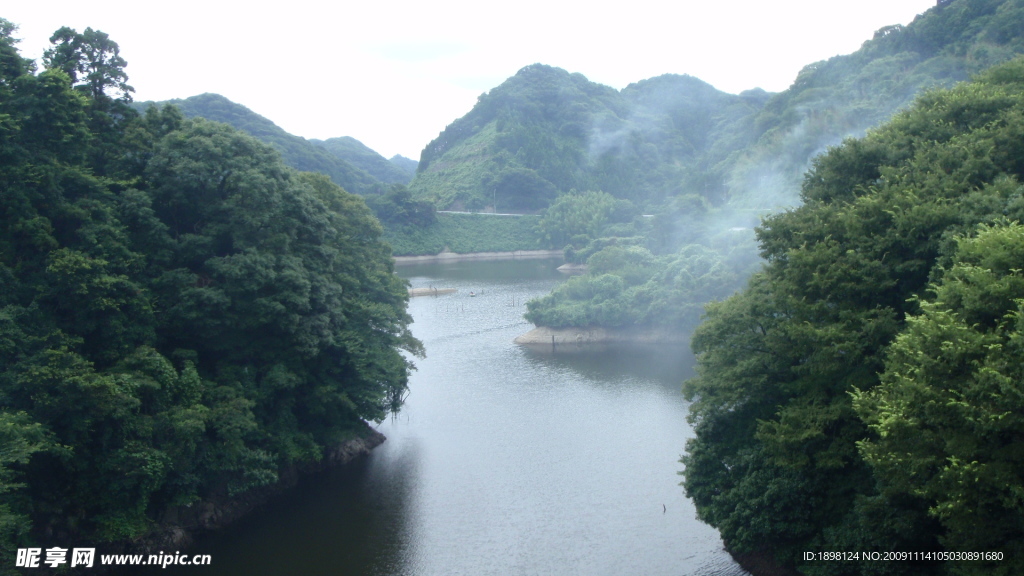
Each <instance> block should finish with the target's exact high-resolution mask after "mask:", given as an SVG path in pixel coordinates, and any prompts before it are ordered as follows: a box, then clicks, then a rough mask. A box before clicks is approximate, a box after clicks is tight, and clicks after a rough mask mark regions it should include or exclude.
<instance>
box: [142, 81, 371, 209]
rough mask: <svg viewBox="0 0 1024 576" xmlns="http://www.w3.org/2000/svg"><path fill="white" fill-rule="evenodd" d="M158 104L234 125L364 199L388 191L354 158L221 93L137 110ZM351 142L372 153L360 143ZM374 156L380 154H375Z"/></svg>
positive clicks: (290, 160) (300, 167) (287, 159)
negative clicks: (267, 117) (306, 137)
mask: <svg viewBox="0 0 1024 576" xmlns="http://www.w3.org/2000/svg"><path fill="white" fill-rule="evenodd" d="M154 104H174V105H176V106H178V107H179V108H180V109H181V111H182V113H183V114H184V115H185V116H186V117H188V118H194V117H197V116H198V117H202V118H206V119H207V120H214V121H216V122H223V123H225V124H230V125H231V126H233V127H234V128H237V129H238V130H241V131H243V132H246V133H248V134H250V135H251V136H254V137H256V138H257V139H258V140H261V141H262V142H264V143H266V144H270V145H271V146H273V147H274V148H275V149H276V150H277V151H278V152H280V153H281V156H282V157H283V158H284V161H285V163H286V164H287V165H289V166H291V167H292V168H295V169H296V170H301V171H305V172H320V173H322V174H326V175H327V176H329V177H330V178H331V180H332V181H333V182H334V183H335V184H338V185H339V186H341V187H342V188H344V189H345V190H347V191H349V192H352V193H354V194H360V195H364V196H365V195H367V194H379V193H381V192H382V191H383V190H384V189H385V188H386V185H385V184H384V182H383V181H381V180H379V179H378V178H376V177H374V176H372V175H371V174H369V173H368V172H367V171H366V170H365V169H363V168H361V167H359V166H357V165H356V164H355V163H353V162H352V161H351V160H350V159H348V158H345V157H342V156H338V155H336V154H334V153H333V152H332V151H331V149H330V148H328V147H325V146H318V145H317V144H314V143H313V142H311V141H309V140H306V139H305V138H301V137H299V136H295V135H293V134H289V133H288V132H285V131H284V130H283V129H281V128H280V127H279V126H278V125H277V124H274V123H273V122H271V121H270V120H268V119H266V118H264V117H263V116H260V115H259V114H257V113H255V112H253V111H252V110H249V109H248V108H246V107H245V106H242V105H241V104H236V103H235V102H232V101H231V100H228V99H227V98H225V97H223V96H221V95H219V94H200V95H198V96H192V97H190V98H185V99H183V100H180V99H176V100H168V101H166V102H140V103H137V104H135V107H136V109H138V110H140V111H145V109H146V108H148V107H150V106H153V105H154ZM332 140H339V139H337V138H335V139H332ZM351 140H352V141H353V142H355V143H356V144H358V145H359V146H361V147H362V148H365V149H366V150H368V151H370V152H372V150H369V148H366V147H365V146H363V145H362V144H361V143H359V141H358V140H355V139H351ZM373 154H376V153H375V152H373ZM376 155H377V156H378V157H380V159H381V161H382V162H384V163H387V160H385V159H384V158H383V157H382V156H380V155H379V154H376Z"/></svg>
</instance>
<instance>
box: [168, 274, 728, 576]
mask: <svg viewBox="0 0 1024 576" xmlns="http://www.w3.org/2000/svg"><path fill="white" fill-rule="evenodd" d="M556 265H557V263H553V262H550V261H548V262H545V261H522V262H475V263H453V264H432V265H426V266H417V267H415V268H403V269H401V270H400V271H401V273H402V274H404V275H406V277H409V278H410V280H411V282H412V283H413V285H414V286H429V285H435V286H437V287H451V288H457V289H458V290H459V292H456V293H453V294H448V295H441V296H436V297H435V296H428V297H419V298H414V299H412V301H411V303H410V312H411V313H412V315H413V317H414V318H415V324H414V325H413V332H414V334H415V335H416V336H417V337H418V338H420V339H421V340H422V341H423V342H424V344H425V346H426V350H427V355H428V356H427V358H426V359H424V360H418V361H417V364H418V371H417V372H415V373H414V374H413V375H412V379H411V382H410V388H411V394H410V396H409V400H408V403H407V405H406V407H405V408H404V409H403V411H402V413H401V414H399V415H398V416H397V417H396V418H394V419H392V420H388V421H385V422H383V423H381V425H380V426H379V429H380V430H381V432H383V433H384V434H385V435H386V436H387V437H388V441H387V442H386V443H385V444H384V445H383V446H381V447H380V448H378V449H377V450H375V451H374V453H373V454H372V455H371V456H370V457H368V458H366V459H364V460H363V461H361V462H360V463H358V464H357V465H355V466H352V467H349V468H346V469H343V470H338V471H335V472H332V473H330V474H324V475H320V476H317V477H315V478H312V479H308V480H306V481H304V482H303V483H302V484H301V485H300V487H299V489H298V490H295V491H294V492H292V493H289V494H288V495H286V496H284V497H282V498H280V499H277V500H275V501H274V502H273V503H271V505H269V506H268V507H267V508H265V509H264V510H263V511H261V512H260V513H259V514H257V515H255V516H254V517H252V518H251V519H248V520H246V521H245V522H243V523H242V525H239V526H237V527H233V528H231V529H230V530H228V531H226V532H225V533H224V534H222V535H219V536H216V537H214V538H211V539H209V540H208V541H207V542H205V543H204V544H203V546H201V547H200V549H201V550H203V552H201V553H210V554H212V555H213V560H214V566H213V567H212V568H213V569H214V570H212V571H206V572H204V571H202V570H199V569H196V568H190V569H188V570H185V569H182V570H179V571H178V572H177V573H179V574H185V573H187V574H190V575H201V574H213V573H216V574H228V575H234V574H239V575H241V574H246V575H261V574H268V575H269V574H285V573H296V574H341V575H348V574H352V575H356V574H358V575H375V576H396V575H403V576H404V575H408V576H433V575H439V576H440V575H448V574H466V575H473V576H477V575H486V574H495V575H501V576H505V575H510V574H511V575H517V574H523V575H526V574H530V575H534V574H551V575H559V576H562V575H574V574H579V575H587V576H594V575H597V576H599V575H604V574H607V575H621V574H655V575H656V574H673V575H675V574H720V575H736V574H741V573H742V570H740V569H739V567H738V566H736V565H735V563H733V562H732V560H731V558H729V556H728V555H727V554H726V553H725V552H724V551H723V550H722V545H721V540H720V538H719V537H718V534H717V533H716V532H715V531H714V530H712V529H711V528H709V527H707V526H705V525H703V524H701V523H699V522H697V521H696V520H695V519H694V516H695V513H694V510H693V506H692V504H691V503H690V502H689V501H688V500H687V499H686V498H684V496H683V493H682V490H681V488H679V486H678V481H679V478H678V476H677V471H678V469H679V464H678V462H677V460H678V457H679V452H680V451H681V450H682V448H683V446H684V444H685V441H686V438H687V437H689V436H690V435H692V433H691V430H690V428H689V426H688V425H687V424H686V421H685V416H686V403H685V401H684V400H683V398H682V395H681V393H680V384H681V382H682V380H683V379H684V378H686V377H688V376H689V375H690V374H691V373H692V369H693V356H692V354H689V352H688V351H687V350H686V349H685V347H682V346H674V347H647V348H643V347H640V348H630V349H607V350H604V351H600V352H593V351H591V352H586V351H580V352H579V353H576V354H555V355H552V354H550V353H545V352H538V351H535V350H528V349H524V348H522V347H519V346H516V345H514V344H513V343H512V340H513V338H515V336H517V335H519V334H521V333H523V332H525V331H527V330H528V329H529V328H531V326H530V325H529V324H527V323H526V322H525V321H523V320H522V313H523V311H524V310H525V306H524V303H525V301H526V300H527V299H528V298H530V297H533V296H537V295H542V294H544V293H546V292H548V291H549V290H550V289H551V288H552V287H553V286H554V285H555V284H556V283H558V282H560V281H562V280H563V279H564V277H563V276H561V275H559V274H558V273H557V272H555V271H554V267H555V266H556ZM470 290H472V291H474V292H476V294H477V296H474V297H470V296H469V295H468V294H469V291H470ZM164 573H166V572H164Z"/></svg>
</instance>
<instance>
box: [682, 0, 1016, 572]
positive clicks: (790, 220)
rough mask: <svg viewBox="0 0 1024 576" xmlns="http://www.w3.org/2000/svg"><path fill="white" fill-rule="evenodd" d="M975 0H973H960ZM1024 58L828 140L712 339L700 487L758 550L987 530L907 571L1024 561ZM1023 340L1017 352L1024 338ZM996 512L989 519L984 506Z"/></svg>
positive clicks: (735, 543)
mask: <svg viewBox="0 0 1024 576" xmlns="http://www.w3.org/2000/svg"><path fill="white" fill-rule="evenodd" d="M954 5H955V4H954ZM1022 119H1024V60H1021V59H1017V60H1014V61H1012V62H1010V63H1008V64H1005V65H1002V66H999V67H995V68H993V69H991V70H989V71H987V72H985V73H983V74H981V75H980V76H978V77H977V78H976V80H975V81H974V82H972V83H969V84H962V85H958V86H957V87H955V88H953V89H951V90H948V91H933V92H929V93H928V94H926V95H925V96H923V97H921V98H920V99H919V100H918V101H917V103H916V104H915V105H914V106H913V107H912V108H911V109H910V110H908V111H907V112H904V113H901V114H899V115H897V116H896V117H895V118H894V119H893V120H892V121H891V122H889V123H888V124H886V125H884V126H883V127H881V128H879V129H877V130H875V131H873V132H871V133H870V134H868V135H867V136H866V137H865V138H863V139H858V140H848V141H847V142H845V143H844V144H843V145H842V146H839V147H836V148H833V149H831V150H829V152H828V153H827V154H825V155H824V156H822V157H820V158H819V159H817V160H816V161H815V164H814V168H813V170H812V171H811V172H810V173H809V174H808V175H807V177H806V179H805V182H804V186H803V192H802V195H803V200H804V204H803V205H802V206H801V207H799V208H796V209H793V210H790V211H787V212H785V213H782V214H778V215H776V216H772V217H770V218H768V219H767V220H766V221H765V222H764V224H763V226H762V227H761V228H760V229H759V230H758V240H759V243H760V247H761V253H762V255H763V256H764V257H765V258H766V260H767V264H766V267H765V269H764V271H763V272H761V273H758V274H756V275H755V276H754V277H753V278H752V279H751V281H750V284H749V286H748V287H747V289H746V290H744V291H743V292H741V293H739V294H737V295H735V296H733V297H731V298H729V299H728V300H725V301H724V302H721V303H716V304H712V305H709V306H708V309H707V318H706V320H705V322H704V323H703V324H702V325H701V326H700V327H699V328H698V330H697V331H696V333H695V335H694V339H693V349H694V351H695V352H696V353H697V354H698V359H699V367H698V376H697V377H696V378H694V379H693V380H691V381H689V382H688V383H687V384H686V388H685V389H686V391H687V394H688V396H689V397H690V398H691V399H692V400H694V404H693V405H692V408H691V416H690V418H691V421H692V423H693V425H694V428H695V432H696V437H695V438H694V439H692V440H690V441H689V442H688V444H687V454H686V455H685V457H684V458H683V463H684V464H685V467H686V468H685V482H684V486H685V488H686V492H687V494H688V495H690V496H691V497H692V498H693V500H694V502H695V504H696V505H697V510H698V514H699V516H700V518H702V519H703V520H705V521H707V522H708V523H710V524H712V525H714V526H716V527H718V528H719V530H720V531H721V532H722V536H723V538H724V539H725V541H726V542H727V544H728V545H729V547H730V548H731V549H733V550H736V551H738V552H761V553H767V554H770V555H773V556H774V557H775V558H776V559H778V560H779V561H780V562H782V563H784V564H787V565H791V566H792V565H796V566H799V567H800V569H801V571H803V572H804V573H807V574H877V573H879V572H878V570H879V567H878V565H877V563H872V562H860V561H851V562H847V563H837V562H828V563H825V562H820V563H816V562H804V561H803V557H802V556H801V555H800V553H801V552H802V551H812V550H850V551H852V550H857V551H862V552H869V551H892V550H898V551H917V552H926V551H983V552H984V551H987V552H1001V553H1002V554H1003V559H1002V560H1001V561H998V562H996V561H992V558H988V559H987V560H986V559H982V560H980V561H976V562H939V561H936V560H934V559H925V560H921V561H917V562H906V563H894V564H889V565H887V566H886V567H885V570H886V571H887V572H886V573H898V574H935V573H950V574H995V573H998V574H1015V573H1018V572H1020V571H1021V570H1022V569H1024V565H1022V564H1021V559H1022V556H1021V555H1020V554H1019V550H1020V546H1021V543H1022V540H1021V536H1022V534H1024V533H1022V532H1021V526H1022V520H1024V515H1022V511H1021V508H1020V506H1019V498H1018V497H1017V496H1014V494H1017V492H1019V486H1020V482H1021V480H1020V478H1021V477H1020V472H1021V469H1020V462H1021V461H1020V457H1019V454H1018V452H1019V441H1020V438H1019V430H1018V429H1017V428H1018V423H1017V419H1016V418H1015V417H1014V416H1013V415H1014V414H1016V413H1019V412H1024V405H1022V404H1021V398H1022V397H1021V396H1020V394H1019V393H1018V391H1017V390H1016V387H1019V381H1018V380H1019V379H1018V380H1015V378H1018V376H1017V375H1016V372H1015V371H1016V370H1017V366H1016V365H1017V364H1018V363H1019V362H1018V360H1019V358H1017V357H1016V356H1014V354H1015V352H1014V350H1015V348H1014V346H1015V344H1014V342H1015V336H1013V334H1014V330H1016V320H1015V314H1017V308H1018V299H1019V298H1021V297H1022V295H1024V294H1022V293H1021V284H1020V279H1019V278H1018V273H1019V270H1018V269H1017V268H1018V267H1019V263H1018V260H1019V255H1018V252H1019V246H1018V244H1019V234H1020V226H1019V224H1017V222H1020V221H1021V220H1022V218H1024V203H1022V201H1021V197H1022V194H1024V188H1022V186H1021V184H1020V182H1021V178H1022V177H1024V163H1022V162H1021V158H1024V149H1022V147H1021V146H1022V145H1021V142H1022V140H1021V138H1020V134H1022V133H1024V132H1022V130H1024V120H1022ZM1011 358H1013V360H1011ZM982 518H984V520H982Z"/></svg>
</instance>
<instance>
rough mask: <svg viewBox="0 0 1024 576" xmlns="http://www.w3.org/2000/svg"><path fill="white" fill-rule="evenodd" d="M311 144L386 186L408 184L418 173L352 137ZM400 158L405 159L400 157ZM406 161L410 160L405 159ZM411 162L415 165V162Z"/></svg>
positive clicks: (312, 141) (316, 141) (318, 141)
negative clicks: (386, 157)
mask: <svg viewBox="0 0 1024 576" xmlns="http://www.w3.org/2000/svg"><path fill="white" fill-rule="evenodd" d="M309 142H311V143H313V144H314V145H316V146H319V147H321V148H323V149H324V150H327V151H328V152H330V153H331V154H333V155H334V156H336V157H338V158H341V159H343V160H345V161H347V162H349V163H350V164H352V165H353V166H355V167H357V168H359V169H361V170H363V171H365V172H366V173H368V174H369V175H370V176H373V177H374V178H376V179H377V180H380V181H381V182H384V183H385V184H408V183H409V182H410V181H411V180H412V177H413V175H415V173H416V168H415V165H414V166H413V169H412V171H410V170H408V169H406V168H402V167H401V165H399V164H397V163H395V162H394V161H392V160H387V159H385V158H384V157H383V156H381V155H380V154H378V153H376V152H374V151H373V150H371V149H370V148H369V147H368V146H366V145H365V144H363V143H362V142H360V141H359V140H356V139H355V138H353V137H351V136H342V137H340V138H330V139H327V140H309ZM398 158H404V157H403V156H398ZM405 160H409V159H408V158H405ZM409 161H410V162H413V163H414V164H415V161H413V160H409ZM406 166H407V165H406Z"/></svg>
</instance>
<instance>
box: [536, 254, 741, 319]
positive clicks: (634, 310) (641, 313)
mask: <svg viewBox="0 0 1024 576" xmlns="http://www.w3.org/2000/svg"><path fill="white" fill-rule="evenodd" d="M738 262H740V260H735V259H728V258H723V257H722V255H721V254H720V253H718V252H716V251H714V250H711V249H709V248H706V247H704V246H701V245H700V244H691V245H689V246H687V247H686V248H684V249H682V250H680V251H679V252H677V253H675V254H671V255H666V256H654V255H652V254H651V253H650V252H649V251H648V250H647V249H646V248H643V247H641V246H629V245H626V246H622V245H611V246H608V247H606V248H604V249H602V250H600V251H598V252H596V253H595V254H594V255H592V256H591V257H590V258H589V259H587V267H588V270H587V273H586V274H585V275H583V276H576V277H573V278H570V279H569V280H568V281H567V282H565V283H564V284H561V285H559V286H558V287H557V288H556V289H555V290H554V291H553V292H552V293H551V294H549V295H547V296H545V297H543V298H538V299H536V300H531V301H529V302H527V304H526V305H527V309H528V312H527V313H526V314H525V318H526V319H527V320H529V321H530V322H533V323H534V324H536V325H538V326H550V327H553V328H568V327H588V326H604V327H612V328H636V327H644V328H650V327H657V328H664V329H670V330H675V331H679V332H685V331H688V330H690V329H693V327H694V326H696V325H697V322H698V320H699V319H700V315H701V312H702V310H703V305H704V302H706V301H707V300H709V299H721V298H725V297H726V296H728V295H729V294H731V293H732V292H733V291H734V290H736V288H737V287H738V286H739V285H740V282H741V280H742V279H743V278H745V277H746V272H747V270H744V269H737V268H736V266H735V264H736V263H738ZM748 264H749V262H748Z"/></svg>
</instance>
